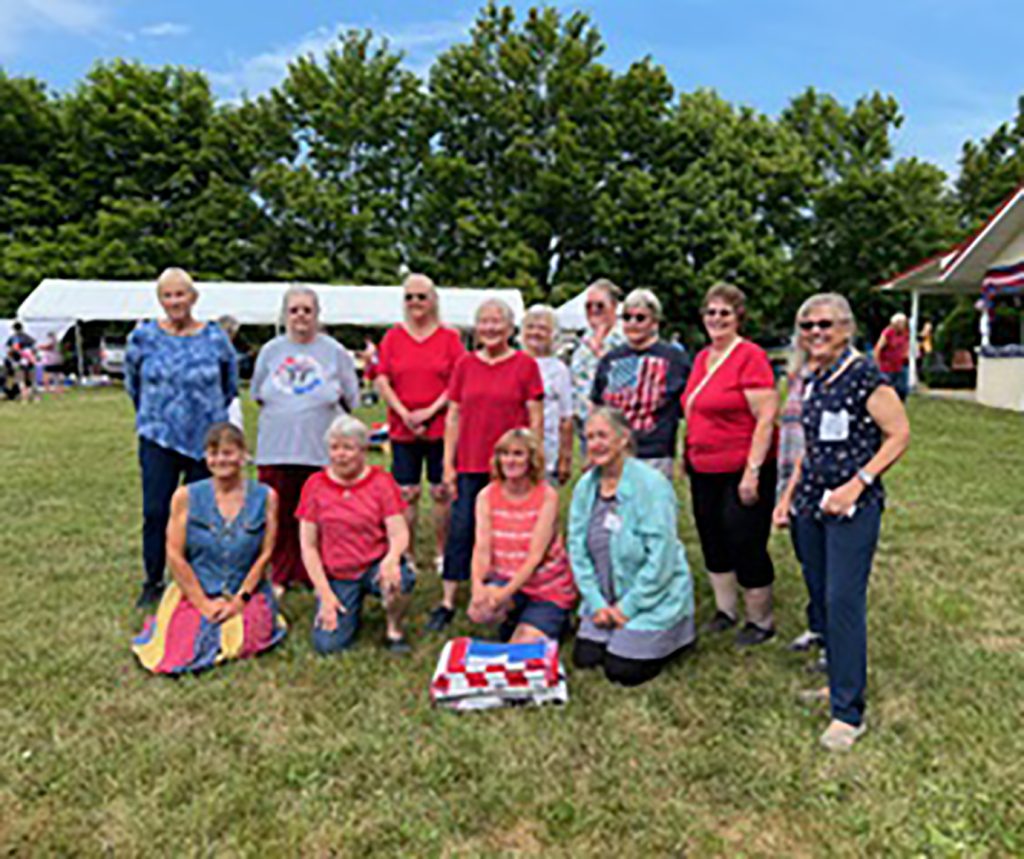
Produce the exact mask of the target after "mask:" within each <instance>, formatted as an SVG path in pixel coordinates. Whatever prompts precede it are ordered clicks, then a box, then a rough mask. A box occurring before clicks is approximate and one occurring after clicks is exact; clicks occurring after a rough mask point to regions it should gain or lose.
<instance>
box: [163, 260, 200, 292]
mask: <svg viewBox="0 0 1024 859" xmlns="http://www.w3.org/2000/svg"><path fill="white" fill-rule="evenodd" d="M175 281H176V282H178V283H183V284H185V286H187V287H188V291H189V292H191V293H192V294H193V295H199V290H198V289H196V284H195V281H194V280H192V275H190V274H189V273H188V272H187V271H185V269H183V268H178V267H177V266H171V267H170V268H165V269H164V270H163V271H162V272H160V276H159V277H158V278H157V279H156V294H157V295H159V294H160V290H161V289H163V288H164V287H165V286H166V285H167V284H168V283H172V282H175Z"/></svg>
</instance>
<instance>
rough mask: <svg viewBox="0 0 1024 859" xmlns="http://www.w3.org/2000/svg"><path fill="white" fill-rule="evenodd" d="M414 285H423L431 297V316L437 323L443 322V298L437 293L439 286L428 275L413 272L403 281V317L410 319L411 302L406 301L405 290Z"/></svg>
mask: <svg viewBox="0 0 1024 859" xmlns="http://www.w3.org/2000/svg"><path fill="white" fill-rule="evenodd" d="M413 283H421V284H422V286H423V288H424V289H426V291H427V294H428V295H429V296H430V314H431V316H432V317H433V319H434V321H435V322H440V321H441V296H440V295H439V294H438V292H437V286H436V285H435V284H434V281H433V280H431V279H430V278H429V277H427V275H425V274H420V273H419V272H415V271H414V272H412V273H411V274H409V275H408V276H407V277H406V278H405V280H403V281H402V305H403V306H402V316H403V317H404V318H405V319H406V320H408V319H409V302H407V301H406V300H405V290H407V289H408V288H409V286H410V285H411V284H413Z"/></svg>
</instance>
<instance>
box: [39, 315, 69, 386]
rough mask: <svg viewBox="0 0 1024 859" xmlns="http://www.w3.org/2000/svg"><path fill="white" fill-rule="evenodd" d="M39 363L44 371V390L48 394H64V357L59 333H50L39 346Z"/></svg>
mask: <svg viewBox="0 0 1024 859" xmlns="http://www.w3.org/2000/svg"><path fill="white" fill-rule="evenodd" d="M39 363H40V365H41V366H42V370H43V388H44V389H45V390H46V391H47V393H51V394H52V393H57V394H62V393H64V357H63V356H62V355H61V349H60V340H58V339H57V332H56V331H50V332H48V333H47V335H46V339H45V340H43V342H42V343H40V344H39Z"/></svg>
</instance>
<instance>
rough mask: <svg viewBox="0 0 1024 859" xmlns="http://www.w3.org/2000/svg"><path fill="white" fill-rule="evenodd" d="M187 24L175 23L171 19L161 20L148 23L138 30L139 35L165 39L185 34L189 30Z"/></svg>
mask: <svg viewBox="0 0 1024 859" xmlns="http://www.w3.org/2000/svg"><path fill="white" fill-rule="evenodd" d="M190 31H191V30H190V28H189V26H188V25H187V24H177V23H175V22H173V21H161V22H160V23H159V24H150V25H149V26H148V27H143V28H142V29H141V30H139V35H142V36H149V37H150V38H152V39H166V38H173V37H176V36H187V35H188V34H189V32H190Z"/></svg>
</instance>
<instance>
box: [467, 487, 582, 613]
mask: <svg viewBox="0 0 1024 859" xmlns="http://www.w3.org/2000/svg"><path fill="white" fill-rule="evenodd" d="M554 491H555V490H554V489H552V488H551V487H550V486H548V485H547V484H546V483H538V484H537V486H535V487H534V488H533V490H532V491H531V492H530V493H529V494H528V495H526V497H524V498H518V499H512V498H509V497H508V496H507V495H506V494H505V492H504V491H503V490H502V487H501V484H500V483H499V482H497V481H495V482H494V483H491V484H489V485H488V486H487V487H486V488H485V489H484V492H486V493H487V501H488V503H489V504H490V507H491V573H492V575H493V576H494V578H497V579H501V580H503V581H508V580H509V579H511V578H512V576H514V575H515V573H516V570H518V569H519V567H520V565H521V564H522V563H523V561H524V560H526V556H527V555H528V554H529V553H530V538H531V537H532V535H533V530H534V528H535V527H536V526H537V519H538V518H539V517H540V511H541V508H542V507H543V506H544V500H545V498H547V495H548V493H549V492H551V493H553V492H554ZM521 590H522V593H523V594H524V595H526V596H527V597H529V598H530V599H533V600H541V601H544V602H553V603H554V604H555V605H557V606H559V607H560V608H572V606H573V605H574V604H575V602H576V597H577V593H576V582H575V581H574V580H573V577H572V570H571V569H570V568H569V556H568V554H566V551H565V544H564V543H563V542H562V537H561V535H559V534H557V533H556V534H555V537H554V539H552V541H551V544H550V545H549V546H548V550H547V552H546V553H545V555H544V560H543V561H541V562H540V564H538V566H537V568H536V569H535V570H534V571H533V575H531V576H530V578H529V579H527V581H526V584H524V585H523V587H522V588H521Z"/></svg>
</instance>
